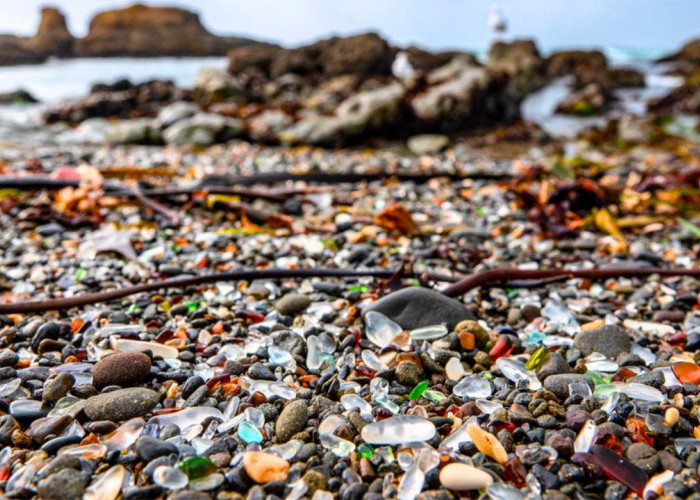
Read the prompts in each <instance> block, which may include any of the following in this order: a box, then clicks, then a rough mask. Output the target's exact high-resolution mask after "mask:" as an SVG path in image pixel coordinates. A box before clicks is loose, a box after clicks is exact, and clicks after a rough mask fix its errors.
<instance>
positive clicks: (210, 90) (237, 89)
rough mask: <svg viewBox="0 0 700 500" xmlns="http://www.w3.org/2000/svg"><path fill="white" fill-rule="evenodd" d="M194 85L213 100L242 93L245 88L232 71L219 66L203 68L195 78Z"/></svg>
mask: <svg viewBox="0 0 700 500" xmlns="http://www.w3.org/2000/svg"><path fill="white" fill-rule="evenodd" d="M194 87H195V88H196V89H197V90H199V91H201V92H204V93H205V94H206V95H207V97H208V98H209V99H210V100H212V101H220V100H222V99H227V98H229V97H234V96H237V95H241V94H242V93H243V89H242V87H241V85H240V83H238V80H237V79H236V78H234V77H233V76H231V74H230V73H228V72H226V71H225V70H223V69H219V68H202V69H200V70H199V71H198V72H197V75H196V76H195V79H194Z"/></svg>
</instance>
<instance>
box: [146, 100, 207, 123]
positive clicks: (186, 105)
mask: <svg viewBox="0 0 700 500" xmlns="http://www.w3.org/2000/svg"><path fill="white" fill-rule="evenodd" d="M198 112H199V106H197V105H196V104H195V103H193V102H184V101H178V102H174V103H172V104H169V105H168V106H165V107H164V108H162V109H161V110H160V111H159V112H158V117H157V118H156V122H157V124H158V126H159V127H161V128H167V127H169V126H170V125H172V124H173V123H175V122H179V121H180V120H184V119H185V118H190V117H192V116H194V115H196V114H197V113H198Z"/></svg>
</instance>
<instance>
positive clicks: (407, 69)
mask: <svg viewBox="0 0 700 500" xmlns="http://www.w3.org/2000/svg"><path fill="white" fill-rule="evenodd" d="M391 72H392V74H393V75H394V76H395V77H396V78H398V79H399V80H404V79H407V78H413V77H414V76H415V74H416V70H415V69H413V65H412V64H411V61H409V60H408V53H407V52H405V51H403V50H402V51H400V52H399V53H398V54H396V59H394V62H393V63H391Z"/></svg>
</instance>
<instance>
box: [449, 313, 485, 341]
mask: <svg viewBox="0 0 700 500" xmlns="http://www.w3.org/2000/svg"><path fill="white" fill-rule="evenodd" d="M455 331H456V332H469V333H472V334H474V337H475V338H476V345H477V346H479V347H484V346H485V345H486V344H487V343H488V341H489V332H487V331H486V330H484V328H483V327H482V326H481V325H480V324H479V322H478V321H476V320H473V319H465V320H464V321H460V322H459V323H457V326H455Z"/></svg>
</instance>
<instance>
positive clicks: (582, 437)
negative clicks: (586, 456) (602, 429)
mask: <svg viewBox="0 0 700 500" xmlns="http://www.w3.org/2000/svg"><path fill="white" fill-rule="evenodd" d="M597 434H598V426H597V425H596V424H595V422H594V421H593V420H586V423H585V424H583V427H581V430H580V431H579V433H578V436H576V440H575V441H574V451H575V452H576V453H588V450H590V449H591V446H592V445H593V442H594V441H595V438H596V435H597Z"/></svg>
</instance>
